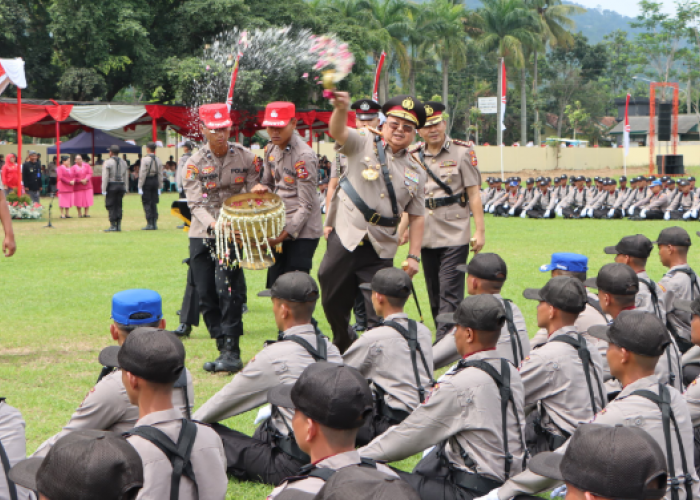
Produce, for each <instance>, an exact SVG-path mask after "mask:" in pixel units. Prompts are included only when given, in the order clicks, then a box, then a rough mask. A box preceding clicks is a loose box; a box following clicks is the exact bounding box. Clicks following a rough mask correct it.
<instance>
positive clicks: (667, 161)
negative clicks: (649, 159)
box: [656, 155, 685, 175]
mask: <svg viewBox="0 0 700 500" xmlns="http://www.w3.org/2000/svg"><path fill="white" fill-rule="evenodd" d="M656 169H657V172H658V173H659V174H663V173H664V171H665V173H666V174H669V175H673V174H676V175H683V174H684V173H685V169H684V168H683V155H656Z"/></svg>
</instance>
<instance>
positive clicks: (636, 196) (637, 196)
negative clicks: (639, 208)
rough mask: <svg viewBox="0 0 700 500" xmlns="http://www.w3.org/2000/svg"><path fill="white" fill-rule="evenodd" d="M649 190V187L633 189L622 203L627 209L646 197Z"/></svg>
mask: <svg viewBox="0 0 700 500" xmlns="http://www.w3.org/2000/svg"><path fill="white" fill-rule="evenodd" d="M648 191H649V188H648V187H644V188H637V189H633V190H632V191H631V192H630V194H629V196H628V197H627V198H626V199H625V202H624V203H623V204H622V208H623V209H625V210H626V209H628V208H629V207H631V206H632V205H634V204H635V203H637V202H638V201H640V200H643V199H645V198H646V197H647V193H648Z"/></svg>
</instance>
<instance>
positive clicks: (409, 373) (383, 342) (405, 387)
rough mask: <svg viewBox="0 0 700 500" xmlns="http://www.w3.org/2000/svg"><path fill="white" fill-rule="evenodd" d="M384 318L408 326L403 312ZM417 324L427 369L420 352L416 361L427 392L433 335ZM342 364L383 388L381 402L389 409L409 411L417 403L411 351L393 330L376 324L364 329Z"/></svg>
mask: <svg viewBox="0 0 700 500" xmlns="http://www.w3.org/2000/svg"><path fill="white" fill-rule="evenodd" d="M384 319H385V321H396V322H397V323H398V324H400V325H401V326H403V327H404V328H408V321H407V320H408V316H407V315H406V314H403V313H401V314H391V315H389V316H387V317H386V318H384ZM417 326H418V343H419V344H420V347H421V350H422V351H423V354H424V355H425V361H426V363H427V364H428V370H429V372H427V373H426V371H425V367H424V366H423V361H422V360H421V356H420V353H417V354H416V364H417V366H418V374H419V377H420V383H421V386H422V387H423V388H424V389H426V391H427V390H428V389H429V388H430V386H431V383H432V379H433V355H432V348H431V343H432V338H433V336H432V334H431V332H430V330H429V329H428V327H427V326H425V325H424V324H422V323H417ZM343 363H345V364H346V365H348V366H352V367H353V368H357V370H359V372H360V373H361V374H362V376H363V377H364V378H366V379H367V380H371V382H372V384H373V385H375V386H379V387H381V388H382V389H384V391H385V392H386V395H385V396H384V401H385V403H386V404H387V405H388V406H390V407H391V408H395V409H397V410H403V411H407V412H409V413H410V412H412V411H413V410H414V409H415V408H416V407H417V406H418V405H419V404H420V399H419V397H418V387H417V386H416V377H415V375H414V372H413V363H412V362H411V351H410V349H409V347H408V342H407V341H406V339H405V338H404V337H403V336H402V335H401V334H400V333H399V332H397V331H396V330H395V329H393V328H391V327H389V326H378V327H376V328H372V329H371V330H368V331H366V332H365V333H363V334H362V336H361V337H360V338H359V339H357V340H356V341H355V342H353V343H352V345H351V346H350V348H349V349H348V350H347V351H345V354H343Z"/></svg>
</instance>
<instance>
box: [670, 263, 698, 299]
mask: <svg viewBox="0 0 700 500" xmlns="http://www.w3.org/2000/svg"><path fill="white" fill-rule="evenodd" d="M669 272H670V273H673V274H675V273H676V272H679V273H683V274H685V275H687V276H688V278H690V300H691V301H693V300H695V290H697V291H698V292H700V285H698V276H697V275H696V274H695V272H694V271H693V270H692V269H674V270H673V271H669Z"/></svg>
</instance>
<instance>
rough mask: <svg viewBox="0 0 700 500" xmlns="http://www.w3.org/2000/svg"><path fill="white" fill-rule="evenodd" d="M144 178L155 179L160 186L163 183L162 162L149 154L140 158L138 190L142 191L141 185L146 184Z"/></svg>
mask: <svg viewBox="0 0 700 500" xmlns="http://www.w3.org/2000/svg"><path fill="white" fill-rule="evenodd" d="M146 177H156V178H157V179H158V181H159V183H160V184H158V186H162V185H163V182H162V179H163V162H162V161H160V158H158V157H157V156H156V155H154V154H152V153H149V154H147V155H146V156H144V157H143V158H141V167H140V168H139V189H143V183H144V182H146Z"/></svg>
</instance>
